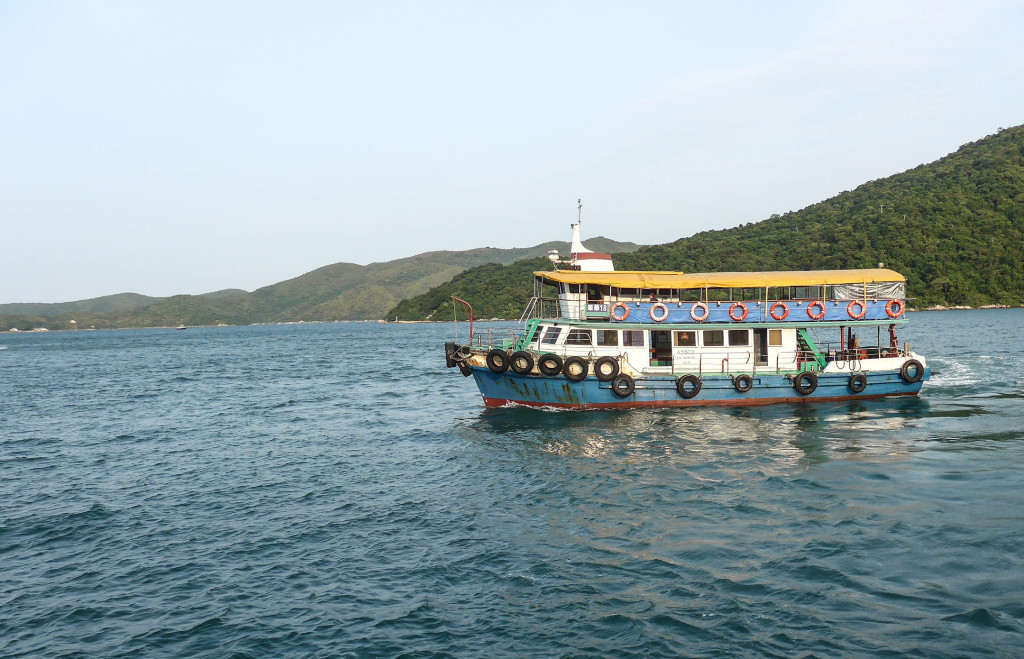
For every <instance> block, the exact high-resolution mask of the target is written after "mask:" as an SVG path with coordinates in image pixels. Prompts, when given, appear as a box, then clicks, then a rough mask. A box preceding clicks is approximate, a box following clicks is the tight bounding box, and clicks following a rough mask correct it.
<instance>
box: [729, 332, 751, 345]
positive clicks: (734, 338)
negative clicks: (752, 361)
mask: <svg viewBox="0 0 1024 659" xmlns="http://www.w3.org/2000/svg"><path fill="white" fill-rule="evenodd" d="M729 345H731V346H748V345H750V331H749V330H729Z"/></svg>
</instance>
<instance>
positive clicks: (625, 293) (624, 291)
mask: <svg viewBox="0 0 1024 659" xmlns="http://www.w3.org/2000/svg"><path fill="white" fill-rule="evenodd" d="M636 292H637V289H635V288H620V289H619V296H620V297H630V296H632V297H636Z"/></svg>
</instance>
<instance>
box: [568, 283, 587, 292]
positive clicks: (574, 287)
mask: <svg viewBox="0 0 1024 659" xmlns="http://www.w3.org/2000/svg"><path fill="white" fill-rule="evenodd" d="M585 288H586V284H569V292H570V293H576V294H579V293H582V292H583V291H584V290H585Z"/></svg>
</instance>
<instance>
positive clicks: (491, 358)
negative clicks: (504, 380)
mask: <svg viewBox="0 0 1024 659" xmlns="http://www.w3.org/2000/svg"><path fill="white" fill-rule="evenodd" d="M487 368H489V369H491V370H492V371H494V372H495V373H504V372H505V371H507V370H508V353H507V352H505V351H504V350H501V349H499V348H491V349H490V350H488V351H487Z"/></svg>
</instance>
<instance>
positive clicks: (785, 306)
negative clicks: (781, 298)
mask: <svg viewBox="0 0 1024 659" xmlns="http://www.w3.org/2000/svg"><path fill="white" fill-rule="evenodd" d="M776 307H782V315H781V316H776V315H775V309H776ZM768 313H769V314H771V317H772V318H774V319H775V320H786V316H788V315H789V305H788V304H786V303H785V302H773V303H772V308H771V311H769V312H768Z"/></svg>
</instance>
